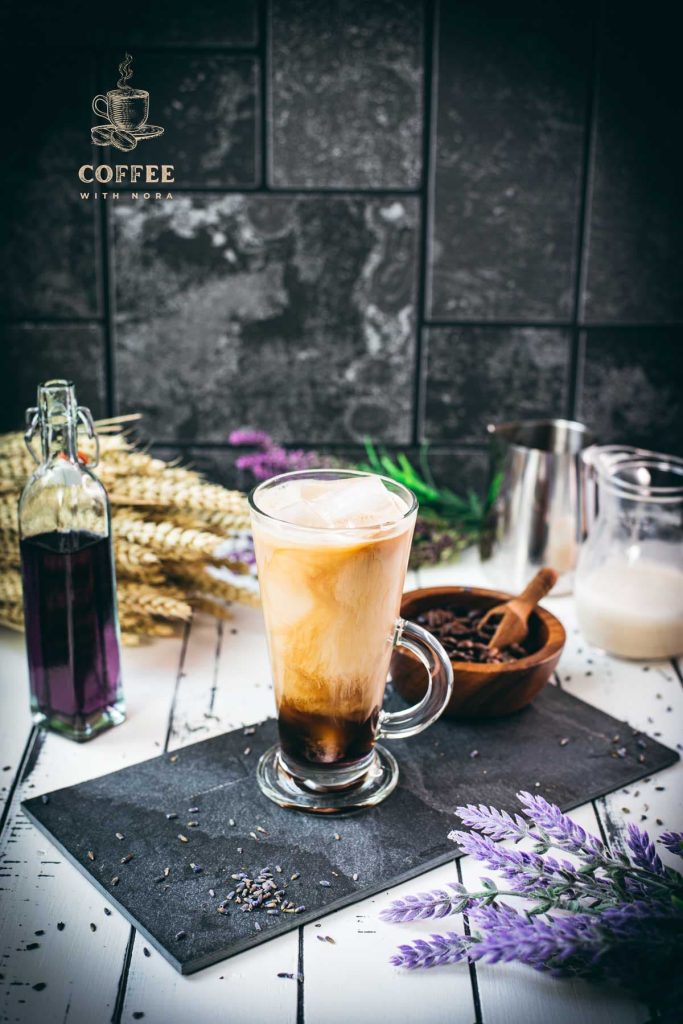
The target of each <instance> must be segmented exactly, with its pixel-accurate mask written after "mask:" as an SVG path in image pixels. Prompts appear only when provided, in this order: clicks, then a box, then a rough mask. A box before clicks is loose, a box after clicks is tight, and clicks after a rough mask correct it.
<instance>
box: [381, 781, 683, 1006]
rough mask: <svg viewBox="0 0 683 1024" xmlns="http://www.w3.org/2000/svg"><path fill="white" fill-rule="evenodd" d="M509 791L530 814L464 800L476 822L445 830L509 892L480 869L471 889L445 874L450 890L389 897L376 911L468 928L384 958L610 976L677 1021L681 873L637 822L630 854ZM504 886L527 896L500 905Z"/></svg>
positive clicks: (681, 842) (670, 836)
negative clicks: (449, 920) (529, 844)
mask: <svg viewBox="0 0 683 1024" xmlns="http://www.w3.org/2000/svg"><path fill="white" fill-rule="evenodd" d="M518 796H519V799H520V801H521V803H522V806H523V807H524V810H525V811H526V814H527V815H528V817H529V818H530V819H531V823H529V822H527V821H526V820H525V819H524V818H522V817H521V816H520V815H514V817H513V816H512V815H510V814H507V813H506V812H504V811H497V810H495V808H492V807H487V806H485V805H484V804H481V805H479V806H475V805H468V806H467V807H460V808H458V813H459V814H460V816H461V818H462V820H463V822H464V823H465V824H466V825H469V826H470V827H471V828H473V829H475V830H476V831H474V832H462V831H455V832H452V833H451V834H450V836H449V838H450V839H453V840H454V841H456V842H457V843H459V844H460V846H461V848H462V850H463V852H464V853H468V854H471V855H472V856H474V857H475V858H476V859H478V860H479V861H481V862H483V863H484V864H486V865H487V866H488V867H490V868H492V869H493V870H495V871H497V872H499V873H500V874H501V875H502V876H503V878H504V879H505V880H506V882H505V884H506V885H507V889H506V890H505V891H504V890H503V889H502V888H498V886H497V885H496V883H495V882H494V881H492V880H490V879H487V878H482V879H481V889H480V891H478V892H469V891H468V890H467V889H466V888H465V887H464V886H463V885H461V884H460V883H452V884H450V885H449V886H448V889H436V890H432V891H431V892H428V893H419V894H418V895H416V896H405V897H403V898H402V899H400V900H395V901H394V903H392V905H391V906H390V907H388V908H387V909H386V910H385V911H383V913H382V917H383V919H384V920H387V921H397V922H398V921H412V920H417V919H424V918H437V917H446V916H448V915H451V914H455V913H467V915H468V917H469V923H470V928H471V935H464V936H463V935H458V934H456V933H454V932H448V933H447V934H446V935H443V936H438V935H431V936H430V937H429V939H424V938H420V939H416V940H415V941H414V942H412V943H409V944H404V945H402V946H400V948H399V950H398V952H397V953H396V954H395V955H394V956H393V957H392V961H391V962H392V963H394V964H396V965H398V966H404V967H408V968H409V969H414V968H417V967H436V966H439V965H442V964H451V963H458V962H459V961H462V960H470V961H477V960H485V961H487V962H490V963H498V962H501V961H503V962H504V961H512V960H516V961H520V962H522V963H525V964H527V965H529V966H531V967H534V968H536V969H537V970H547V971H550V972H551V973H553V974H568V973H569V974H579V975H583V976H587V977H593V978H604V977H608V978H611V979H613V980H615V981H617V982H618V983H620V984H622V985H623V986H625V987H628V988H630V989H631V990H633V991H634V992H635V993H636V994H637V995H638V996H639V997H640V998H642V999H645V1000H646V1001H649V1002H651V1003H652V1004H656V1005H660V1006H663V1007H664V1012H665V1014H671V1016H665V1017H663V1018H662V1019H663V1020H666V1021H667V1022H668V1021H669V1020H671V1021H674V1020H678V1019H679V1016H680V1003H681V1000H682V999H683V986H682V985H681V983H680V970H679V962H678V960H679V949H680V947H681V943H683V912H682V908H683V878H682V877H681V875H680V874H679V873H678V872H676V871H674V870H673V869H671V868H666V867H664V866H663V865H662V862H661V860H660V858H659V856H658V855H657V852H656V850H655V847H654V844H653V843H652V842H651V841H650V837H649V836H648V835H647V833H644V832H641V831H640V830H639V829H638V828H636V827H635V826H631V827H630V828H629V834H628V846H629V849H630V852H631V856H632V861H630V860H629V859H628V857H627V856H626V855H625V854H623V853H620V852H615V853H612V852H611V851H610V850H609V849H608V848H607V847H605V846H604V845H603V843H601V842H600V840H599V839H597V838H596V837H595V836H592V835H590V834H588V833H587V832H586V831H585V830H584V829H582V828H581V827H580V826H579V825H577V824H576V823H575V822H573V821H572V820H571V819H570V818H568V817H567V816H566V815H564V814H562V812H561V811H560V809H559V807H555V806H553V805H552V804H549V803H548V802H547V801H546V800H544V799H543V798H542V797H538V796H532V795H531V794H529V793H520V794H518ZM525 836H529V837H530V838H532V839H534V840H536V847H535V849H534V850H533V851H532V852H526V851H524V850H520V849H519V848H518V847H516V846H514V847H512V848H508V847H506V846H499V845H497V844H496V843H495V842H494V839H506V840H508V841H509V840H513V841H514V842H518V841H519V840H520V839H522V838H524V837H525ZM660 842H662V843H663V845H664V846H666V847H667V849H669V850H671V851H672V852H674V853H678V854H680V855H683V833H680V832H667V833H665V834H664V835H663V836H661V838H660ZM551 847H556V848H557V849H560V850H567V851H571V853H573V854H574V859H575V860H576V863H574V861H570V860H568V859H562V860H560V859H558V858H556V857H552V856H549V854H548V850H549V849H550V848H551ZM506 895H513V896H518V895H523V896H526V897H527V899H528V900H530V906H529V908H528V909H525V910H521V911H518V910H516V909H514V908H513V907H510V906H508V905H506V904H505V903H503V902H502V900H501V897H503V896H506ZM558 910H559V911H561V913H560V914H558V913H556V911H558ZM553 911H555V912H553Z"/></svg>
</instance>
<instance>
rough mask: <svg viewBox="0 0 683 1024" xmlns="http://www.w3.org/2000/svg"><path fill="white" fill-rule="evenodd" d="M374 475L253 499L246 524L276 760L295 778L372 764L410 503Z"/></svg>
mask: <svg viewBox="0 0 683 1024" xmlns="http://www.w3.org/2000/svg"><path fill="white" fill-rule="evenodd" d="M411 498H412V495H410V494H409V492H407V491H405V490H404V489H399V488H397V489H396V490H395V491H392V490H390V489H388V487H387V486H386V485H385V483H383V482H382V479H381V478H379V477H376V476H370V475H367V476H347V477H343V476H341V477H340V476H338V475H337V476H336V475H335V474H334V473H333V472H330V473H329V475H324V474H320V476H319V477H318V478H313V479H307V478H301V477H299V478H296V479H291V480H288V479H287V478H286V477H285V478H281V482H279V483H276V484H275V485H274V486H272V487H269V486H268V485H267V484H266V485H264V486H263V487H262V488H259V489H258V491H257V492H256V498H255V501H254V502H253V505H255V506H256V508H255V509H254V511H253V516H252V522H253V532H254V543H255V547H256V559H257V563H258V572H259V581H260V586H261V598H262V602H263V613H264V617H265V623H266V632H267V636H268V646H269V651H270V660H271V665H272V672H273V680H274V689H275V700H276V704H277V709H278V725H279V732H280V742H281V748H282V757H283V761H284V763H285V765H286V766H287V767H288V768H289V769H290V770H292V771H293V772H294V774H297V775H298V774H302V773H305V772H306V770H307V769H310V768H311V767H312V766H315V768H316V769H323V770H324V769H325V768H329V769H340V768H344V767H347V766H348V767H350V766H352V765H354V764H358V763H363V762H364V761H365V760H366V759H367V758H368V755H370V754H371V753H372V749H373V746H374V743H375V736H376V733H377V723H378V717H379V712H380V708H381V705H382V700H383V696H384V688H385V685H386V680H387V673H388V669H389V660H390V657H391V650H392V641H393V638H394V631H395V628H396V620H397V617H398V614H399V607H400V603H401V593H402V590H403V582H404V579H405V573H406V568H407V564H408V554H409V551H410V543H411V539H412V534H413V527H414V525H415V515H416V504H415V502H414V500H413V501H411Z"/></svg>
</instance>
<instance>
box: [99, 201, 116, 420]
mask: <svg viewBox="0 0 683 1024" xmlns="http://www.w3.org/2000/svg"><path fill="white" fill-rule="evenodd" d="M99 214H100V271H101V282H102V320H103V327H104V373H105V396H106V397H105V402H106V409H107V416H115V415H116V413H117V408H116V405H117V403H116V360H115V355H114V332H115V324H114V271H113V258H112V251H111V242H112V237H111V230H110V224H109V206H108V204H107V203H101V204H100V211H99Z"/></svg>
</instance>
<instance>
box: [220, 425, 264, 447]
mask: <svg viewBox="0 0 683 1024" xmlns="http://www.w3.org/2000/svg"><path fill="white" fill-rule="evenodd" d="M228 441H229V442H230V444H234V445H236V446H237V447H240V448H241V447H245V446H247V445H248V446H249V447H251V448H270V446H271V445H272V443H273V439H272V437H271V436H270V434H266V432H265V430H249V429H245V430H233V431H232V433H231V434H230V436H229V437H228Z"/></svg>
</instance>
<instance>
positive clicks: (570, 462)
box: [480, 419, 593, 594]
mask: <svg viewBox="0 0 683 1024" xmlns="http://www.w3.org/2000/svg"><path fill="white" fill-rule="evenodd" d="M487 430H488V433H489V438H490V446H491V453H490V454H491V462H490V473H491V485H492V488H493V493H494V494H495V497H494V499H493V501H492V503H491V506H490V508H489V512H488V516H487V521H486V524H485V528H484V530H483V532H482V537H481V540H480V554H481V560H482V566H483V568H484V570H485V572H486V574H487V576H489V577H490V578H491V580H492V582H494V583H495V584H496V586H498V587H500V588H502V589H504V590H511V591H514V592H517V591H518V590H521V589H522V587H523V586H524V585H525V584H526V583H527V582H528V580H529V579H530V578H531V577H532V576H533V575H534V573H535V572H536V571H537V570H538V569H539V568H540V567H541V566H543V565H549V566H551V567H552V568H553V569H555V570H556V571H557V573H558V576H559V579H558V582H557V584H556V585H555V588H554V590H553V594H567V593H570V592H571V589H572V585H573V577H574V569H575V568H576V563H577V560H578V555H579V546H580V544H581V541H582V538H583V513H582V502H583V486H582V461H581V452H582V450H583V449H584V448H586V447H587V446H588V445H589V444H591V442H592V440H593V439H592V436H591V434H590V432H589V430H588V428H587V427H586V426H584V424H583V423H577V422H574V421H572V420H561V419H550V420H523V421H518V422H512V423H499V424H489V426H488V427H487Z"/></svg>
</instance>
